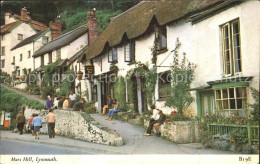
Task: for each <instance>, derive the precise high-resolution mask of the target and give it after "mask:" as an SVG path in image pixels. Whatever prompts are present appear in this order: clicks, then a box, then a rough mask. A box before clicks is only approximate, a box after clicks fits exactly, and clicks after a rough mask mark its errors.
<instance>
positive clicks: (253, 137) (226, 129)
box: [207, 124, 259, 145]
mask: <svg viewBox="0 0 260 164" xmlns="http://www.w3.org/2000/svg"><path fill="white" fill-rule="evenodd" d="M207 127H208V130H209V131H210V132H211V134H212V135H215V134H229V133H231V132H236V133H239V132H243V131H244V132H245V134H246V137H247V138H248V144H249V145H252V142H258V143H259V126H251V125H250V124H247V125H220V124H207Z"/></svg>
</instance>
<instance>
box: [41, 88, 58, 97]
mask: <svg viewBox="0 0 260 164" xmlns="http://www.w3.org/2000/svg"><path fill="white" fill-rule="evenodd" d="M54 93H55V87H54V86H46V87H44V88H42V91H41V97H42V98H43V99H46V98H47V96H48V95H50V96H53V95H54Z"/></svg>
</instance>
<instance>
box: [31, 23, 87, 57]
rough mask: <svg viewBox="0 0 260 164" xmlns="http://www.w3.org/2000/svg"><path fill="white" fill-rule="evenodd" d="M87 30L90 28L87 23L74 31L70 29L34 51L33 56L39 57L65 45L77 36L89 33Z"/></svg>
mask: <svg viewBox="0 0 260 164" xmlns="http://www.w3.org/2000/svg"><path fill="white" fill-rule="evenodd" d="M87 31H88V29H87V27H86V26H85V25H83V26H80V27H78V28H76V29H74V30H72V31H69V32H67V33H65V34H63V35H61V36H59V37H58V38H56V39H54V40H52V41H51V42H49V43H48V44H46V45H44V46H43V47H41V48H40V49H39V50H37V51H36V52H35V53H34V55H33V57H38V56H41V55H43V54H46V53H48V52H50V51H53V50H56V49H58V48H61V47H64V46H66V45H68V44H70V43H71V42H73V41H74V40H76V39H77V38H79V37H80V36H82V35H83V34H85V33H87Z"/></svg>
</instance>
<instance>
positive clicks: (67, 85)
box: [56, 70, 75, 96]
mask: <svg viewBox="0 0 260 164" xmlns="http://www.w3.org/2000/svg"><path fill="white" fill-rule="evenodd" d="M74 76H75V74H74V71H73V70H67V71H66V72H65V74H64V79H63V80H62V83H61V84H60V85H59V86H58V89H59V91H58V92H57V93H56V94H57V96H68V95H69V92H70V90H71V82H70V80H71V79H70V78H71V77H74Z"/></svg>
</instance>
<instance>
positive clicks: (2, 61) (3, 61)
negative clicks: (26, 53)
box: [1, 59, 5, 68]
mask: <svg viewBox="0 0 260 164" xmlns="http://www.w3.org/2000/svg"><path fill="white" fill-rule="evenodd" d="M4 67H5V59H3V60H1V68H4Z"/></svg>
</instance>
